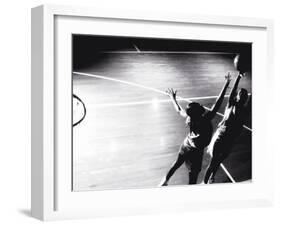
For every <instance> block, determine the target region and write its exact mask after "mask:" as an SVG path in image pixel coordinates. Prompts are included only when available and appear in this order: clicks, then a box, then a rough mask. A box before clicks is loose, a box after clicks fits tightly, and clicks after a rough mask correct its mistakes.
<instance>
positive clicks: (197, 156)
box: [186, 150, 203, 184]
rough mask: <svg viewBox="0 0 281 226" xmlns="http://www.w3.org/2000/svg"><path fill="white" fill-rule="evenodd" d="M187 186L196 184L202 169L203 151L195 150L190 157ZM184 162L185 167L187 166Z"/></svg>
mask: <svg viewBox="0 0 281 226" xmlns="http://www.w3.org/2000/svg"><path fill="white" fill-rule="evenodd" d="M190 157H191V158H190V160H189V161H188V162H189V163H190V171H189V182H188V183H189V184H196V183H197V179H198V175H199V173H200V171H201V167H202V159H203V151H199V150H196V151H194V152H193V153H192V155H191V156H190ZM188 162H187V161H186V165H187V164H188Z"/></svg>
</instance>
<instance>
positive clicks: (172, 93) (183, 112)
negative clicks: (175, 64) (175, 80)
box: [166, 89, 187, 118]
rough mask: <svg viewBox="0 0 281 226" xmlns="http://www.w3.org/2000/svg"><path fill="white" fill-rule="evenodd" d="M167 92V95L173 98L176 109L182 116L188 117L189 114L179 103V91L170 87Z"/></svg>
mask: <svg viewBox="0 0 281 226" xmlns="http://www.w3.org/2000/svg"><path fill="white" fill-rule="evenodd" d="M166 93H167V95H168V96H169V97H170V98H171V100H172V102H173V105H174V107H175V109H176V111H177V112H178V113H179V114H180V115H181V116H182V117H184V118H186V117H187V114H186V112H185V110H184V109H183V108H182V107H181V106H180V105H179V103H178V102H177V98H176V96H177V91H176V90H175V91H174V90H173V89H168V90H167V91H166Z"/></svg>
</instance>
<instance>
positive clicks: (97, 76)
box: [72, 71, 252, 183]
mask: <svg viewBox="0 0 281 226" xmlns="http://www.w3.org/2000/svg"><path fill="white" fill-rule="evenodd" d="M72 73H73V74H77V75H84V76H88V77H93V78H100V79H105V80H109V81H114V82H119V83H122V84H126V85H131V86H135V87H139V88H143V89H146V90H151V91H154V92H156V93H160V94H164V95H167V94H166V92H164V91H161V90H158V89H155V88H152V87H148V86H143V85H140V84H137V83H134V82H127V81H124V80H120V79H115V78H109V77H106V76H102V75H96V74H90V73H84V72H77V71H74V72H72ZM211 97H212V98H213V96H211ZM195 98H197V99H199V97H195ZM203 98H206V99H207V98H208V97H201V99H203ZM178 99H179V100H182V101H186V102H189V103H190V102H191V100H192V99H194V98H183V97H180V96H178ZM204 108H205V109H207V110H210V108H207V107H205V106H204ZM217 114H218V115H220V116H223V114H221V113H219V112H217ZM243 127H244V128H245V129H247V130H249V131H252V130H251V129H250V128H249V127H247V126H245V125H244V126H243ZM220 166H221V168H222V170H223V171H224V172H225V173H226V175H227V176H228V178H229V179H230V180H231V182H232V183H236V181H235V180H234V178H233V177H232V176H231V174H230V173H229V171H228V170H227V169H226V168H225V166H224V165H223V164H222V163H221V164H220Z"/></svg>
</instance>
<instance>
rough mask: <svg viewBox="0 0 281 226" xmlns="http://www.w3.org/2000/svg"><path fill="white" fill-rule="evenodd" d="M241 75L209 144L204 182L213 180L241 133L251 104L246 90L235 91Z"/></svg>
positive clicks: (236, 81) (240, 75)
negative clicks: (208, 161)
mask: <svg viewBox="0 0 281 226" xmlns="http://www.w3.org/2000/svg"><path fill="white" fill-rule="evenodd" d="M243 75H244V74H241V73H239V75H238V76H237V78H236V80H235V83H234V86H233V88H232V91H231V93H230V97H229V101H228V104H227V106H226V109H225V113H224V117H223V119H222V121H221V122H220V123H219V125H218V128H217V130H216V132H215V134H214V136H213V138H212V141H211V143H210V145H209V149H208V152H209V154H210V155H211V156H212V159H211V163H210V165H209V167H208V169H207V171H206V174H205V178H204V183H211V182H214V177H215V174H216V172H217V170H218V168H219V165H220V164H221V163H222V161H223V160H224V159H225V158H227V156H228V155H229V152H230V149H231V146H232V144H233V142H234V140H235V138H236V137H238V135H239V134H240V133H241V131H242V128H243V124H244V120H245V118H246V116H247V113H248V112H249V109H248V108H249V107H250V106H251V103H250V102H251V98H249V100H248V92H247V90H246V89H243V88H242V89H240V90H239V92H238V93H237V92H236V90H237V87H238V83H239V81H240V78H241V77H242V76H243ZM247 100H248V101H247ZM246 102H247V103H246Z"/></svg>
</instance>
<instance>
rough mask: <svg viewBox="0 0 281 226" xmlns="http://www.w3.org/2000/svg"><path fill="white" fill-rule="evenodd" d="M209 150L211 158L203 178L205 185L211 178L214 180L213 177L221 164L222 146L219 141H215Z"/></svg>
mask: <svg viewBox="0 0 281 226" xmlns="http://www.w3.org/2000/svg"><path fill="white" fill-rule="evenodd" d="M209 148H210V150H211V151H210V154H211V156H212V157H211V162H210V164H209V166H208V167H207V171H206V173H205V176H204V183H205V184H208V183H209V181H210V179H211V178H212V179H214V175H215V173H216V171H217V170H218V167H219V165H220V163H221V160H220V156H221V154H222V152H223V145H222V143H221V140H216V142H214V143H213V144H212V146H211V147H209Z"/></svg>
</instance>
